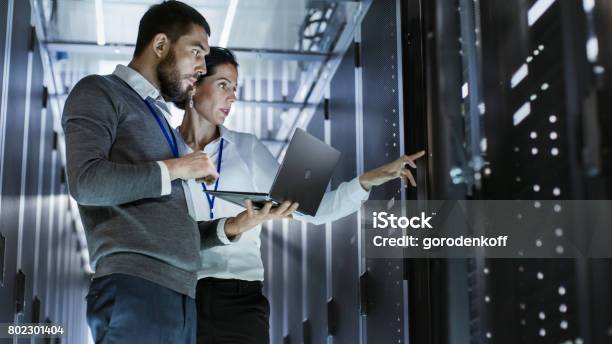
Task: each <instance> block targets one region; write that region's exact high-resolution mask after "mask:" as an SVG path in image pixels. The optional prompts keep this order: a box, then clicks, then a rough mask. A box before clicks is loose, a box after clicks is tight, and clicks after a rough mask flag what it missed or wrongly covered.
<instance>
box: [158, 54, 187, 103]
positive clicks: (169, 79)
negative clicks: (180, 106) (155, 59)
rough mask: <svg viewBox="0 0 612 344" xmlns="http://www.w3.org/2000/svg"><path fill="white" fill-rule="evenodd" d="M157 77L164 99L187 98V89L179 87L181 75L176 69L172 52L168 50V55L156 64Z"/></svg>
mask: <svg viewBox="0 0 612 344" xmlns="http://www.w3.org/2000/svg"><path fill="white" fill-rule="evenodd" d="M157 77H158V78H159V87H160V89H161V90H160V91H161V94H162V96H163V97H164V99H165V100H166V101H171V102H184V101H185V99H186V98H187V90H186V89H185V90H183V89H182V88H181V86H182V85H181V81H182V80H181V75H180V74H179V71H178V70H177V69H176V59H175V56H174V52H173V51H172V50H170V51H169V52H168V55H167V56H166V57H165V58H164V59H163V60H162V61H161V62H160V63H159V65H157Z"/></svg>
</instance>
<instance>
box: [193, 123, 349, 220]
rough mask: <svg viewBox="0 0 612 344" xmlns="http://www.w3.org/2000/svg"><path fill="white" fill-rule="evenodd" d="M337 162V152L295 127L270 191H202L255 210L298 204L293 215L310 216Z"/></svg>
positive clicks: (315, 208) (318, 202)
mask: <svg viewBox="0 0 612 344" xmlns="http://www.w3.org/2000/svg"><path fill="white" fill-rule="evenodd" d="M339 159H340V152H339V151H337V150H336V149H334V148H332V147H331V146H329V145H327V144H326V143H325V142H322V141H321V140H319V139H317V138H316V137H314V136H312V135H310V134H308V133H306V132H305V131H304V130H302V129H299V128H298V129H296V130H295V133H294V134H293V137H292V138H291V142H290V143H289V148H287V153H286V154H285V158H284V159H283V162H282V164H281V166H280V167H279V169H278V172H277V173H276V177H275V178H274V183H273V184H272V187H271V188H270V192H268V193H258V192H241V191H212V190H210V191H205V192H206V193H208V194H210V195H212V196H215V197H219V198H221V199H224V200H226V201H228V202H231V203H234V204H237V205H239V206H244V200H245V199H250V200H251V201H252V202H253V207H256V208H261V207H262V206H263V204H264V203H265V202H272V203H273V205H274V206H277V205H279V204H281V203H282V202H284V201H286V200H290V201H293V202H298V203H299V204H300V206H299V208H298V209H297V211H296V212H297V213H299V214H302V215H312V216H314V215H315V214H316V213H317V210H318V209H319V204H321V200H322V199H323V195H324V194H325V190H326V189H327V185H328V184H329V181H330V180H331V177H332V174H333V172H334V169H335V168H336V165H337V164H338V160H339Z"/></svg>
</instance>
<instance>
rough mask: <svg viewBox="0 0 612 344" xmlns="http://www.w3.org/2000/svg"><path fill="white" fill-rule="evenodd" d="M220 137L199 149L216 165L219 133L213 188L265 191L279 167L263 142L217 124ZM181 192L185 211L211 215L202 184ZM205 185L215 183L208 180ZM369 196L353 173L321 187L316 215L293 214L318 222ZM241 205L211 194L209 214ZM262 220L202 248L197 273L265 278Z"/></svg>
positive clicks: (197, 215) (239, 209) (358, 204)
mask: <svg viewBox="0 0 612 344" xmlns="http://www.w3.org/2000/svg"><path fill="white" fill-rule="evenodd" d="M219 130H220V134H221V135H220V138H218V139H217V140H215V141H213V142H211V143H209V144H208V145H206V147H204V153H206V154H208V156H209V158H210V159H211V160H212V161H213V162H214V163H215V166H217V165H218V157H219V146H220V142H221V139H223V153H222V161H221V162H220V164H221V171H220V177H219V185H218V188H217V189H218V190H220V191H221V190H222V191H246V192H268V191H270V187H271V186H272V183H273V182H274V176H275V175H276V172H277V170H278V168H279V163H278V161H277V160H276V159H275V158H274V156H272V154H271V153H270V151H269V150H268V149H267V148H266V146H265V145H264V144H263V143H262V142H261V141H260V140H259V139H257V137H255V136H254V135H252V134H247V133H240V132H236V131H232V130H229V129H227V128H225V127H224V126H219ZM178 136H179V137H178V138H177V139H178V140H179V141H180V142H181V146H182V147H181V155H184V154H188V153H190V152H192V150H191V148H190V147H189V146H187V145H186V144H185V143H184V141H182V140H181V139H180V135H178ZM185 183H186V185H187V187H185V188H184V190H185V198H186V200H187V206H188V209H189V214H190V215H191V216H192V217H193V218H194V219H196V220H198V221H205V220H210V206H209V203H208V200H207V198H206V194H205V193H204V192H203V191H202V185H201V184H200V183H196V182H195V180H193V179H192V180H189V181H187V182H185ZM207 188H208V189H209V190H210V189H212V188H214V185H207ZM368 196H369V192H367V191H365V190H363V188H362V187H361V184H360V183H359V180H358V178H354V179H353V180H351V181H350V182H344V183H342V184H340V185H339V186H338V188H337V189H336V190H334V191H330V192H327V193H325V195H324V196H323V200H322V201H321V205H320V206H319V210H318V211H317V214H316V216H314V217H313V216H300V215H295V214H294V218H295V219H296V220H301V221H306V222H310V223H314V224H322V223H326V222H330V221H334V220H337V219H339V218H342V217H344V216H347V215H349V214H351V213H354V212H355V211H357V210H358V209H359V208H360V207H361V203H362V202H363V201H364V200H366V199H367V198H368ZM243 210H244V208H242V207H239V206H236V205H234V204H232V203H230V202H227V201H224V200H222V199H220V198H216V199H215V202H214V207H213V214H214V218H220V217H231V216H235V215H236V214H238V213H240V212H242V211H243ZM260 233H261V225H259V226H257V227H255V228H253V229H250V230H249V231H247V232H245V233H243V234H242V235H241V236H240V238H238V239H237V240H234V241H233V242H232V244H231V245H224V246H217V247H213V248H209V249H206V250H202V251H201V252H200V259H201V262H202V266H201V269H200V271H199V272H198V278H204V277H215V278H225V279H231V278H234V279H241V280H247V281H255V280H260V281H262V280H263V279H264V269H263V262H262V260H261V252H260V247H261V240H260V238H259V235H260Z"/></svg>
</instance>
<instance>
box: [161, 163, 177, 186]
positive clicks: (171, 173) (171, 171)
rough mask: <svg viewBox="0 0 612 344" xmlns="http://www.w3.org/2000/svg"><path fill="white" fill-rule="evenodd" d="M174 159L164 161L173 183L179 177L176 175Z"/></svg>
mask: <svg viewBox="0 0 612 344" xmlns="http://www.w3.org/2000/svg"><path fill="white" fill-rule="evenodd" d="M173 160H174V159H169V160H164V161H162V163H163V164H165V165H166V167H167V169H168V174H169V175H170V180H171V181H173V180H175V179H176V178H177V176H176V175H175V173H174V170H175V165H174V161H173Z"/></svg>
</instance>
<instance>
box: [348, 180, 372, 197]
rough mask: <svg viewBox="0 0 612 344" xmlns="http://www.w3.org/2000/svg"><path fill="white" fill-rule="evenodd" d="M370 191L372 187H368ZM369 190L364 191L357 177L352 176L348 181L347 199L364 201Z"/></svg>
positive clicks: (368, 194)
mask: <svg viewBox="0 0 612 344" xmlns="http://www.w3.org/2000/svg"><path fill="white" fill-rule="evenodd" d="M370 191H372V189H370ZM370 191H365V190H364V189H363V187H362V186H361V183H360V182H359V177H355V178H353V180H351V181H350V182H348V194H349V195H350V196H349V199H351V200H359V201H365V200H367V199H368V198H369V197H370Z"/></svg>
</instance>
